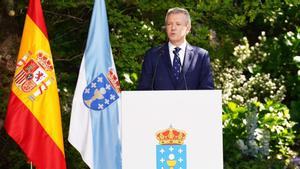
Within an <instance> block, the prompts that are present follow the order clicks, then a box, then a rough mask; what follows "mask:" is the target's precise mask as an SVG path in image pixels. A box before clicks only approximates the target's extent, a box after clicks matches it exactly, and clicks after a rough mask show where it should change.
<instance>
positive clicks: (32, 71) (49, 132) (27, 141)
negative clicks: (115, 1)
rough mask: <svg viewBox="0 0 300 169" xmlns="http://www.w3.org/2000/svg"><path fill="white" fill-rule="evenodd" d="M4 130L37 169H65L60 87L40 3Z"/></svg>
mask: <svg viewBox="0 0 300 169" xmlns="http://www.w3.org/2000/svg"><path fill="white" fill-rule="evenodd" d="M5 128H6V130H7V132H8V134H9V135H10V136H11V137H12V138H13V139H14V140H15V141H16V142H17V143H18V144H19V145H20V147H21V148H22V150H23V151H24V152H25V154H26V155H27V157H28V159H29V160H30V161H32V162H33V164H34V165H35V166H36V168H38V169H64V168H66V163H65V155H64V146H63V135H62V127H61V113H60V105H59V98H58V90H57V83H56V77H55V72H54V67H53V60H52V56H51V51H50V45H49V41H48V35H47V29H46V25H45V22H44V16H43V12H42V7H41V3H40V0H30V2H29V7H28V11H27V15H26V19H25V25H24V30H23V35H22V41H21V45H20V50H19V55H18V60H17V66H16V72H15V76H14V80H13V84H12V89H11V95H10V98H9V103H8V108H7V115H6V119H5Z"/></svg>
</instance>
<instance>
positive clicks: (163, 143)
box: [156, 126, 186, 169]
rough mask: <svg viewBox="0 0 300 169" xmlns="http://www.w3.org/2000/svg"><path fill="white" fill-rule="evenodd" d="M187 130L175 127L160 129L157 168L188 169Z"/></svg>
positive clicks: (157, 136) (157, 146)
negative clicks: (185, 142)
mask: <svg viewBox="0 0 300 169" xmlns="http://www.w3.org/2000/svg"><path fill="white" fill-rule="evenodd" d="M185 138H186V132H184V131H181V130H177V129H174V128H173V127H172V126H171V127H169V128H168V129H165V130H161V131H158V132H157V133H156V139H157V140H158V141H159V144H158V145H156V168H157V169H186V145H185V144H184V140H185Z"/></svg>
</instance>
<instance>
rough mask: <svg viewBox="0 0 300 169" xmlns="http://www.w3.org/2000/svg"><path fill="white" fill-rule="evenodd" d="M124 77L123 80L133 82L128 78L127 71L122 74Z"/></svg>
mask: <svg viewBox="0 0 300 169" xmlns="http://www.w3.org/2000/svg"><path fill="white" fill-rule="evenodd" d="M123 76H124V78H125V82H127V83H130V84H133V82H132V80H131V79H130V76H129V74H128V73H124V74H123Z"/></svg>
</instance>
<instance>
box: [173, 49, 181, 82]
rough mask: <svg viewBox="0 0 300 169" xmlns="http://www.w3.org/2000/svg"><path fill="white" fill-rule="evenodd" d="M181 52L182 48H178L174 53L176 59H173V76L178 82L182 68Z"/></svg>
mask: <svg viewBox="0 0 300 169" xmlns="http://www.w3.org/2000/svg"><path fill="white" fill-rule="evenodd" d="M179 51H180V48H179V47H176V48H175V49H174V50H173V53H174V59H173V67H172V70H173V75H174V77H175V79H176V80H179V77H180V67H181V63H180V58H179Z"/></svg>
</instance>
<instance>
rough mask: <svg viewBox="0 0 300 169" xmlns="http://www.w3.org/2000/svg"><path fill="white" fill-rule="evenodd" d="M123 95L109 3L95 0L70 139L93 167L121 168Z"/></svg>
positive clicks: (73, 112)
mask: <svg viewBox="0 0 300 169" xmlns="http://www.w3.org/2000/svg"><path fill="white" fill-rule="evenodd" d="M119 94H120V84H119V81H118V77H117V74H116V70H115V64H114V61H113V56H112V51H111V46H110V42H109V30H108V22H107V15H106V8H105V2H104V0H95V3H94V9H93V14H92V18H91V23H90V28H89V34H88V40H87V44H86V49H85V52H84V56H83V59H82V62H81V66H80V71H79V76H78V81H77V85H76V89H75V93H74V98H73V104H72V114H71V121H70V129H69V138H68V140H69V142H70V143H71V144H72V145H73V146H74V147H75V148H76V149H77V150H78V151H79V152H80V154H81V156H82V158H83V160H84V161H85V162H86V164H87V165H88V166H89V167H90V168H91V169H121V152H120V151H121V145H120V137H119V103H120V101H119Z"/></svg>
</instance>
